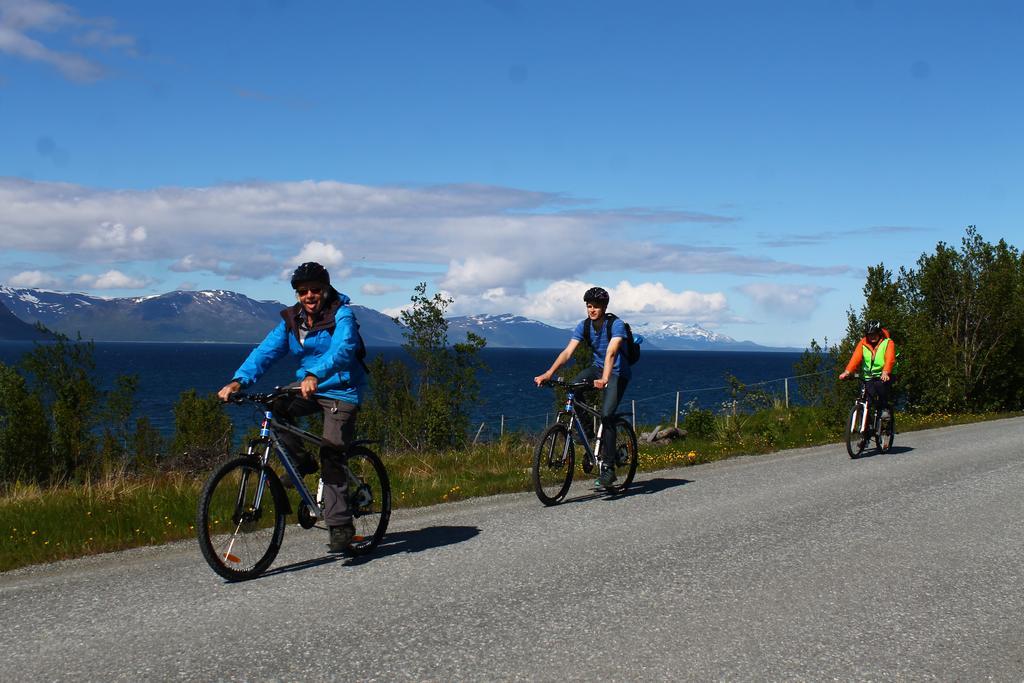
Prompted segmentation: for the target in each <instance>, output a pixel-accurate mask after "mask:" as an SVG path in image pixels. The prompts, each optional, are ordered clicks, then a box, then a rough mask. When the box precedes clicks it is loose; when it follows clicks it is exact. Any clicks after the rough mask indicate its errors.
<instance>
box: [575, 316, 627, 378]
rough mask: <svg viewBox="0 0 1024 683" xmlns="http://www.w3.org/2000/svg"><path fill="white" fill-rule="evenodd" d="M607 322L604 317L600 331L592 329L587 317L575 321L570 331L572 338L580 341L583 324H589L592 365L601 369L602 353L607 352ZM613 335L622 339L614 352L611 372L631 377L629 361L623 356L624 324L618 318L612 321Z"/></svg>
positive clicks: (592, 325) (591, 323)
mask: <svg viewBox="0 0 1024 683" xmlns="http://www.w3.org/2000/svg"><path fill="white" fill-rule="evenodd" d="M608 322H609V321H608V319H607V318H605V321H604V325H601V331H600V332H598V331H597V330H595V329H594V323H593V322H591V320H590V318H587V319H586V320H582V321H580V322H579V323H577V324H576V329H575V330H573V332H572V338H573V339H575V340H576V341H578V342H582V341H583V326H584V325H590V343H591V345H592V348H593V353H594V365H596V366H597V367H599V368H601V369H602V370H603V369H604V355H605V354H606V353H608V343H609V340H608V330H606V329H605V327H604V326H605V325H607V324H608ZM615 337H621V338H622V340H623V341H621V342H619V352H618V353H617V354H615V366H614V367H613V368H612V373H614V374H616V375H618V376H619V377H623V378H628V377H632V376H633V370H632V368H630V367H629V361H627V360H626V358H625V354H626V349H625V343H626V341H625V339H626V324H625V323H624V322H622V320H620V319H619V318H616V319H615V320H614V321H613V322H612V339H614V338H615Z"/></svg>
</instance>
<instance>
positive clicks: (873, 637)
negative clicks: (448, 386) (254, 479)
mask: <svg viewBox="0 0 1024 683" xmlns="http://www.w3.org/2000/svg"><path fill="white" fill-rule="evenodd" d="M524 468H525V463H524ZM1022 491H1024V419H1011V420H1002V421H998V422H990V423H984V424H976V425H969V426H963V427H954V428H946V429H940V430H932V431H927V432H917V433H911V434H901V435H899V436H898V438H897V442H896V448H895V449H894V452H893V453H892V454H889V455H884V456H875V457H868V458H864V459H861V460H857V461H851V460H850V459H849V458H848V457H847V456H846V453H845V450H844V448H843V446H841V445H834V446H827V447H821V448H809V449H804V450H796V451H787V452H784V453H780V454H777V455H772V456H765V457H756V458H738V459H734V460H730V461H726V462H722V463H715V464H711V465H702V466H698V467H691V468H685V469H680V470H672V471H664V472H657V473H652V474H644V475H641V476H640V478H639V485H638V486H637V488H636V491H635V492H634V493H633V494H632V495H628V496H625V497H623V498H619V499H608V498H606V497H603V496H600V495H595V494H594V492H593V491H592V490H590V489H589V488H587V487H585V486H581V487H579V488H576V489H574V490H573V491H572V492H571V493H570V500H569V501H568V502H567V503H565V504H563V505H560V506H556V507H553V508H545V507H542V506H541V505H540V504H539V503H538V501H537V500H536V498H534V496H533V495H532V494H516V495H506V496H497V497H494V498H488V499H483V500H478V501H467V502H463V503H457V504H452V505H444V506H439V507H434V508H429V509H423V510H417V511H399V512H398V513H396V514H395V515H394V517H393V518H392V527H391V528H392V533H390V534H389V535H388V537H387V538H386V539H385V544H384V545H382V546H381V548H380V549H379V550H378V552H377V554H376V555H375V556H373V557H371V558H368V559H366V560H364V561H360V562H354V561H350V560H344V559H341V560H337V559H331V558H328V557H327V556H325V555H324V548H325V546H324V543H325V542H326V532H324V531H320V530H312V531H304V530H302V529H300V528H299V527H297V526H290V527H289V529H288V532H287V534H286V536H285V542H284V548H283V550H282V553H281V556H279V558H278V560H277V562H276V563H275V564H274V566H273V567H272V568H271V570H270V571H269V572H268V573H267V574H266V575H265V576H263V577H261V578H260V579H257V580H254V581H249V582H245V583H238V584H228V583H224V582H223V581H221V580H220V579H219V578H218V577H217V576H216V575H214V574H213V572H211V571H210V570H209V569H208V568H207V566H206V565H205V563H204V562H203V560H202V558H201V556H200V554H199V551H198V548H197V547H196V545H195V543H194V542H192V543H178V544H174V545H170V546H164V547H160V548H150V549H142V550H135V551H129V552H124V553H116V554H110V555H104V556H99V557H93V558H87V559H84V560H76V561H71V562H63V563H57V564H53V565H48V566H43V567H36V568H30V569H26V570H19V571H15V572H9V573H6V574H3V575H0V614H2V615H3V617H2V623H0V646H2V650H0V652H2V655H0V658H2V659H0V680H3V681H25V680H33V681H35V680H103V681H110V680H137V679H147V680H186V681H188V680H204V681H205V680H331V679H356V680H380V681H391V680H408V679H411V680H453V679H454V680H565V679H569V680H670V679H671V680H686V679H690V680H709V679H710V680H815V681H817V680H828V679H838V680H893V679H900V680H936V679H937V680H944V681H945V680H964V681H977V680H999V681H1001V680H1007V681H1011V680H1012V681H1020V680H1024V590H1022V588H1024V496H1022Z"/></svg>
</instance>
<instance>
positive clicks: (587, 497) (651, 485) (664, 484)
mask: <svg viewBox="0 0 1024 683" xmlns="http://www.w3.org/2000/svg"><path fill="white" fill-rule="evenodd" d="M692 483H693V480H692V479H667V478H663V477H659V478H657V479H647V480H646V481H638V482H634V483H633V485H632V486H630V487H629V488H628V489H627V490H626V492H625V493H619V494H614V493H608V492H607V491H605V490H604V489H601V490H598V491H593V492H591V493H586V494H583V495H582V496H576V497H575V498H567V499H566V500H564V501H562V503H561V504H562V505H568V504H571V503H586V502H587V501H591V500H599V499H603V500H619V499H620V498H628V497H630V496H640V495H645V494H651V493H660V492H662V491H664V490H665V489H671V488H675V487H676V486H683V485H684V484H692Z"/></svg>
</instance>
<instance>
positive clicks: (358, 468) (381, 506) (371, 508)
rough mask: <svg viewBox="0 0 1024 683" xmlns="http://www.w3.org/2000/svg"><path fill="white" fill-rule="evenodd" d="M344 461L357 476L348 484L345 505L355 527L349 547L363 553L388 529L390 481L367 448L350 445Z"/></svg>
mask: <svg viewBox="0 0 1024 683" xmlns="http://www.w3.org/2000/svg"><path fill="white" fill-rule="evenodd" d="M347 462H348V469H349V470H350V471H351V472H352V474H353V476H355V477H356V479H357V481H350V482H349V485H348V504H349V506H350V507H351V509H352V523H353V524H354V525H355V528H356V533H355V535H354V536H353V537H352V543H351V545H349V547H348V549H349V552H351V553H352V554H353V555H366V554H367V553H369V552H371V551H372V550H373V549H374V548H376V547H377V545H378V544H379V543H380V540H381V539H382V538H384V533H385V532H386V531H387V529H388V521H389V520H390V519H391V482H390V481H389V480H388V471H387V469H385V468H384V463H383V462H381V460H380V457H378V455H377V454H376V453H374V452H373V451H371V450H370V449H368V448H362V447H359V446H357V447H356V448H353V449H352V452H351V453H350V454H349V457H348V461H347Z"/></svg>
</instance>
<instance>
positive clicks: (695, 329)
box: [630, 322, 792, 351]
mask: <svg viewBox="0 0 1024 683" xmlns="http://www.w3.org/2000/svg"><path fill="white" fill-rule="evenodd" d="M630 327H632V329H633V334H634V335H637V334H640V335H643V338H644V345H647V344H651V345H652V347H651V348H657V349H662V350H665V351H774V350H786V351H790V350H792V349H772V348H768V347H765V346H761V345H760V344H755V343H754V342H751V341H736V340H735V339H733V338H732V337H727V336H726V335H724V334H719V333H718V332H712V331H711V330H708V329H705V328H703V327H701V326H700V325H695V324H693V323H684V322H665V323H638V324H636V325H631V326H630Z"/></svg>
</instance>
